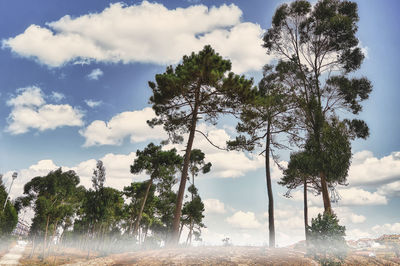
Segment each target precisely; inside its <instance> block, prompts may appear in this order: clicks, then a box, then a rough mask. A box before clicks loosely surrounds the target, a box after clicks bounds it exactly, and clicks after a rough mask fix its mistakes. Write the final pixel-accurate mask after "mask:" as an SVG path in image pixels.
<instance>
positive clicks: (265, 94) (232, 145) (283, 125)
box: [227, 65, 296, 151]
mask: <svg viewBox="0 0 400 266" xmlns="http://www.w3.org/2000/svg"><path fill="white" fill-rule="evenodd" d="M292 93H293V90H292V89H291V88H288V87H286V86H283V84H281V82H280V76H279V72H277V71H273V67H272V66H270V65H266V66H264V72H263V78H262V79H261V81H260V82H259V84H258V87H257V88H255V89H253V91H252V94H251V95H249V97H247V98H241V101H242V103H241V106H242V107H241V112H240V122H239V123H238V125H237V126H236V130H237V131H238V132H239V133H240V134H241V135H239V136H238V137H236V139H235V140H234V141H228V142H227V144H228V148H229V149H242V150H247V151H252V150H254V148H255V147H264V149H268V150H269V149H270V148H272V147H277V148H283V145H282V144H279V143H278V142H274V141H273V142H272V143H271V144H272V145H271V146H270V147H265V142H266V141H265V139H266V137H267V134H270V135H271V136H272V135H275V134H278V133H284V132H285V133H290V135H289V136H291V137H293V138H295V136H296V134H295V130H294V122H295V121H294V120H293V119H292V117H293V115H292V114H291V110H292V109H293V107H294V106H293V98H292ZM271 140H272V138H271Z"/></svg>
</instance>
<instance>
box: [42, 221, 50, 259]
mask: <svg viewBox="0 0 400 266" xmlns="http://www.w3.org/2000/svg"><path fill="white" fill-rule="evenodd" d="M49 220H50V215H47V222H46V231H45V233H44V239H43V260H44V258H45V250H46V246H47V231H48V229H49Z"/></svg>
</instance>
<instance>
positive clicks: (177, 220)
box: [170, 88, 200, 245]
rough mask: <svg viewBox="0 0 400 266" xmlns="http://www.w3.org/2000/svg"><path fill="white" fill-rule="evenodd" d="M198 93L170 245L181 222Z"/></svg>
mask: <svg viewBox="0 0 400 266" xmlns="http://www.w3.org/2000/svg"><path fill="white" fill-rule="evenodd" d="M199 94H200V88H198V90H196V95H195V104H194V109H193V115H192V121H191V125H190V133H189V139H188V142H187V145H186V151H185V158H184V161H183V167H182V175H181V181H180V184H179V190H178V197H177V200H176V207H175V212H174V222H173V225H172V235H171V239H170V245H178V243H179V224H180V222H181V215H182V203H183V196H184V194H185V188H186V180H187V177H188V170H189V163H190V153H191V152H192V146H193V140H194V135H195V132H196V123H197V112H198V105H199V97H200V95H199Z"/></svg>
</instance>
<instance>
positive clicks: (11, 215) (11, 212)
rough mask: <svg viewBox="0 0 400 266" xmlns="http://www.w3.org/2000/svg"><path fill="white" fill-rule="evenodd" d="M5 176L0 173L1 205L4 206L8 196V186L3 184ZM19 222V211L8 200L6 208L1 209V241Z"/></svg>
mask: <svg viewBox="0 0 400 266" xmlns="http://www.w3.org/2000/svg"><path fill="white" fill-rule="evenodd" d="M2 178H3V176H2V175H0V204H1V205H0V206H1V207H2V206H3V204H4V201H5V200H6V198H7V192H6V188H5V187H4V184H3V179H2ZM17 222H18V212H17V210H16V208H15V207H14V205H13V204H12V203H11V202H10V201H7V203H6V206H5V208H4V209H1V210H0V241H4V240H5V238H7V237H9V235H10V234H11V233H12V231H13V230H14V228H15V226H16V225H17Z"/></svg>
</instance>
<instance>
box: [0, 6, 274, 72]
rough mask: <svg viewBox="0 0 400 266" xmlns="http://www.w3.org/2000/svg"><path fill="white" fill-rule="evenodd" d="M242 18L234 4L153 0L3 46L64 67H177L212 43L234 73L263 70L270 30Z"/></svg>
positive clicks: (31, 30)
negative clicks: (155, 0) (176, 3)
mask: <svg viewBox="0 0 400 266" xmlns="http://www.w3.org/2000/svg"><path fill="white" fill-rule="evenodd" d="M241 17H242V11H241V10H240V9H239V8H238V7H237V6H236V5H234V4H231V5H225V4H224V5H221V6H220V7H211V8H208V7H206V6H204V5H195V6H190V7H187V8H176V9H168V8H166V7H165V6H164V5H162V4H158V3H150V2H147V1H143V2H142V3H140V4H137V5H130V6H129V5H125V4H122V3H115V4H111V5H110V6H109V7H107V8H106V9H104V10H103V11H102V12H100V13H90V14H86V15H82V16H80V17H76V18H73V17H71V16H69V15H66V16H64V17H62V18H60V19H59V20H57V21H53V22H50V23H47V24H46V27H44V26H43V27H42V26H38V25H34V24H33V25H30V26H29V27H28V28H26V30H25V31H24V32H23V33H21V34H19V35H17V36H15V37H11V38H9V39H4V40H3V41H2V45H3V48H4V47H7V48H9V49H11V50H12V51H13V52H15V53H17V54H19V55H20V56H23V57H29V58H31V57H33V58H35V59H36V60H38V61H39V62H40V63H43V64H46V65H48V66H51V67H58V66H62V65H64V64H66V63H68V62H72V63H74V62H88V61H97V62H123V63H131V62H145V63H155V64H174V63H177V62H178V61H179V60H180V59H181V58H182V56H183V55H184V54H189V53H191V52H192V51H199V50H201V49H202V47H203V46H204V45H206V44H210V45H211V46H213V47H214V48H215V49H216V51H218V52H219V53H221V55H223V56H226V57H228V58H229V59H231V61H232V63H233V70H234V71H236V72H240V73H243V72H246V71H251V70H260V69H261V68H262V66H263V65H264V64H265V63H266V62H268V61H269V59H270V58H269V57H268V56H267V55H266V53H265V50H264V49H263V48H262V47H261V44H262V40H261V36H262V35H263V33H264V30H263V29H262V28H261V27H260V25H258V24H254V23H250V22H241ZM199 21H201V23H199Z"/></svg>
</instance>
